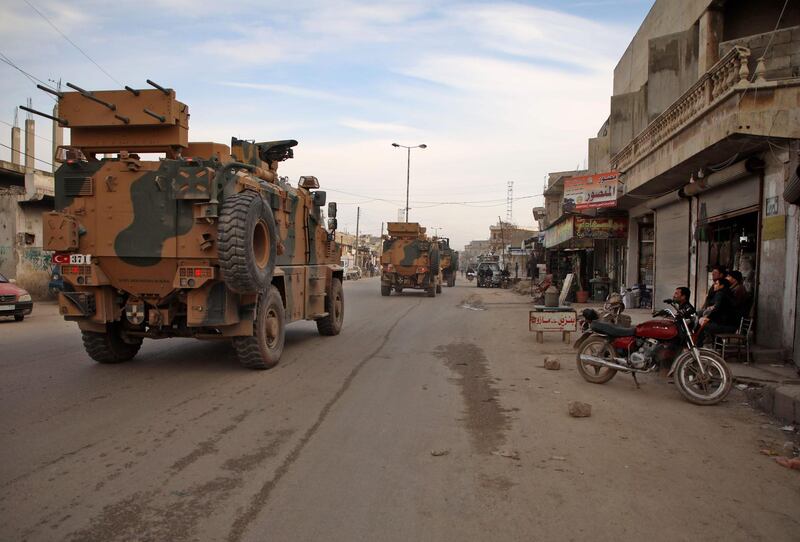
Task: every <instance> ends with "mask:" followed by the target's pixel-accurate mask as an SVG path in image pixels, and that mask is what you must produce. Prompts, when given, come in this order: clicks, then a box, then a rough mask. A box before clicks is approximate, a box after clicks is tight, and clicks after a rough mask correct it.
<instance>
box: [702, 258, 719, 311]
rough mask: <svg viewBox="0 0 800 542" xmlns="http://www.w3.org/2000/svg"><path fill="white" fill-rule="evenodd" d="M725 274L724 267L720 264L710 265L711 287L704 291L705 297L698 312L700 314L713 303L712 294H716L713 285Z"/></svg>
mask: <svg viewBox="0 0 800 542" xmlns="http://www.w3.org/2000/svg"><path fill="white" fill-rule="evenodd" d="M724 276H725V268H724V267H722V266H721V265H714V266H712V267H711V287H710V288H709V289H708V292H707V293H706V299H705V301H704V302H703V306H702V307H700V313H701V314H702V313H703V312H705V311H706V310H707V309H710V308H711V306H712V305H713V304H714V295H715V294H716V290H715V289H714V286H715V285H716V284H717V281H718V280H719V279H721V278H723V277H724Z"/></svg>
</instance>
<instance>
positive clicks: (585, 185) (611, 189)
mask: <svg viewBox="0 0 800 542" xmlns="http://www.w3.org/2000/svg"><path fill="white" fill-rule="evenodd" d="M618 186H619V173H618V172H616V171H609V172H608V173H598V174H596V175H583V176H581V177H571V178H569V179H565V180H564V210H565V211H571V210H576V211H581V210H585V209H598V208H601V207H616V206H617V188H618Z"/></svg>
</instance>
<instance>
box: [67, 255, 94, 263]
mask: <svg viewBox="0 0 800 542" xmlns="http://www.w3.org/2000/svg"><path fill="white" fill-rule="evenodd" d="M69 263H70V264H72V265H89V264H90V263H92V255H91V254H70V255H69Z"/></svg>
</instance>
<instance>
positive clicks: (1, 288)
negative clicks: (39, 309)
mask: <svg viewBox="0 0 800 542" xmlns="http://www.w3.org/2000/svg"><path fill="white" fill-rule="evenodd" d="M32 310H33V300H31V294H29V293H28V292H26V291H25V290H23V289H22V288H20V287H19V286H17V285H16V284H13V283H11V282H10V281H9V280H8V279H7V278H5V277H4V276H3V275H0V317H2V316H13V317H14V320H16V321H17V322H20V321H22V320H23V319H24V318H25V317H26V316H27V315H29V314H30V313H31V311H32Z"/></svg>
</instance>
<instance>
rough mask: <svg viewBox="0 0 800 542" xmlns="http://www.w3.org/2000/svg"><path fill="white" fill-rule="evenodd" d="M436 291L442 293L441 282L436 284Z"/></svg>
mask: <svg viewBox="0 0 800 542" xmlns="http://www.w3.org/2000/svg"><path fill="white" fill-rule="evenodd" d="M436 293H437V294H441V293H442V285H441V284H437V285H436Z"/></svg>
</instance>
